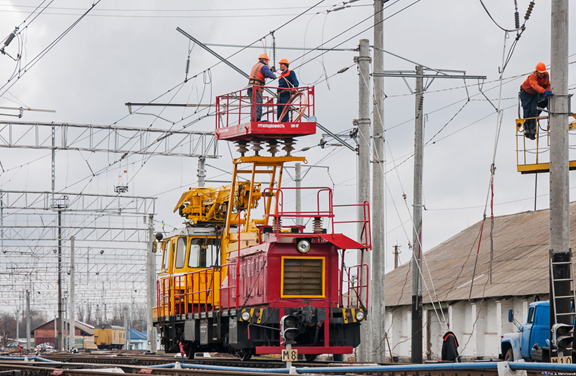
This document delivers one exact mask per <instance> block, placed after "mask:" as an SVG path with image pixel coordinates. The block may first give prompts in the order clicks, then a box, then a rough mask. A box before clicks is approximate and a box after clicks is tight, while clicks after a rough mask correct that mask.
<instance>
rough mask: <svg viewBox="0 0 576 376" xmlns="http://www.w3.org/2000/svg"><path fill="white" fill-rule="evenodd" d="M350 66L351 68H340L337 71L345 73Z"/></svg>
mask: <svg viewBox="0 0 576 376" xmlns="http://www.w3.org/2000/svg"><path fill="white" fill-rule="evenodd" d="M348 68H350V67H345V68H342V69H340V70H339V71H338V72H336V73H344V72H346V71H347V70H348Z"/></svg>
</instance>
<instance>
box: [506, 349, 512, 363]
mask: <svg viewBox="0 0 576 376" xmlns="http://www.w3.org/2000/svg"><path fill="white" fill-rule="evenodd" d="M504 360H505V361H507V362H513V361H514V351H512V349H508V351H506V355H504Z"/></svg>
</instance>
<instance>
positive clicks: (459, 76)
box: [372, 71, 486, 80]
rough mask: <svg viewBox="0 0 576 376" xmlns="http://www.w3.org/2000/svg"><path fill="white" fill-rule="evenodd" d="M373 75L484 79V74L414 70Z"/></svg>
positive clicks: (375, 74)
mask: <svg viewBox="0 0 576 376" xmlns="http://www.w3.org/2000/svg"><path fill="white" fill-rule="evenodd" d="M372 76H374V77H401V78H452V79H468V80H485V79H486V76H471V75H467V74H460V75H458V74H439V73H436V74H426V73H424V74H416V73H414V71H383V72H374V73H372Z"/></svg>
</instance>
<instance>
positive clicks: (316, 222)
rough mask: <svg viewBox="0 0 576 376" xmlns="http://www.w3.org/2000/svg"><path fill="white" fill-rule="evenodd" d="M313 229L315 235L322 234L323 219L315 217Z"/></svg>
mask: <svg viewBox="0 0 576 376" xmlns="http://www.w3.org/2000/svg"><path fill="white" fill-rule="evenodd" d="M312 229H313V230H314V233H315V234H321V233H322V218H321V217H314V221H313V222H312Z"/></svg>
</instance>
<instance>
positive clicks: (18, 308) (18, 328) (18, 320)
mask: <svg viewBox="0 0 576 376" xmlns="http://www.w3.org/2000/svg"><path fill="white" fill-rule="evenodd" d="M21 306H22V295H20V296H18V307H16V343H20V325H19V324H20V307H21Z"/></svg>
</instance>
